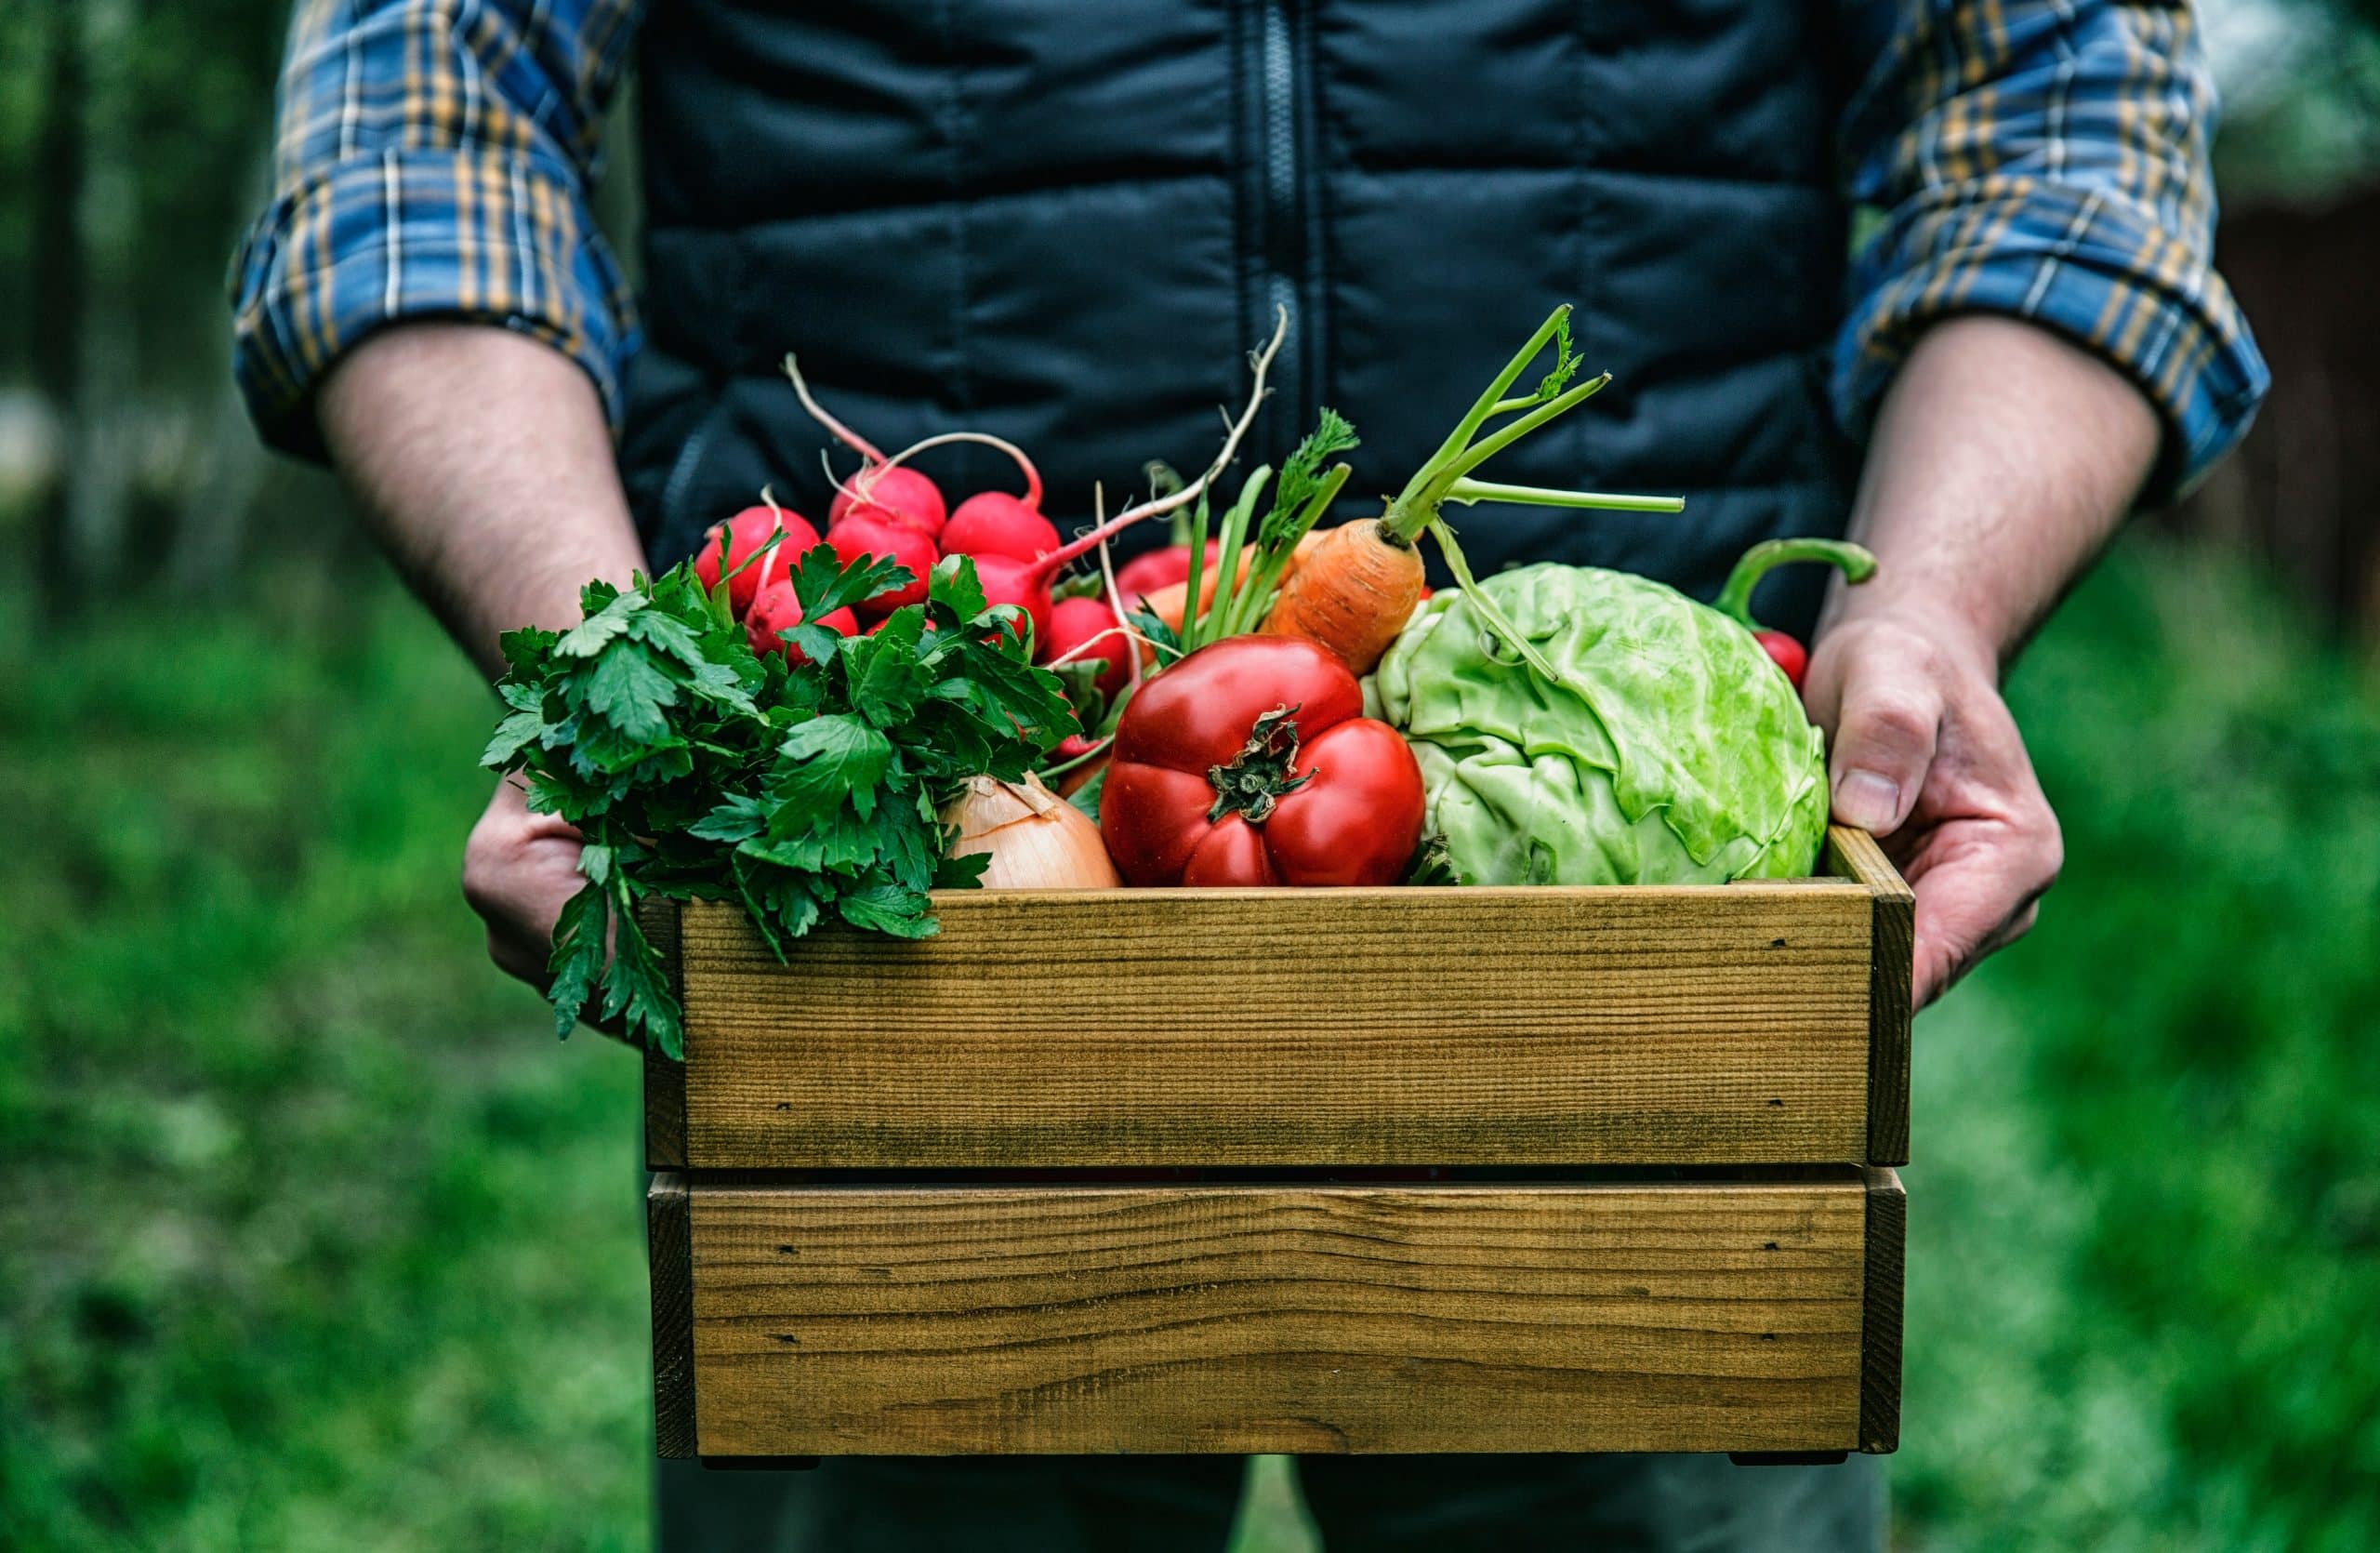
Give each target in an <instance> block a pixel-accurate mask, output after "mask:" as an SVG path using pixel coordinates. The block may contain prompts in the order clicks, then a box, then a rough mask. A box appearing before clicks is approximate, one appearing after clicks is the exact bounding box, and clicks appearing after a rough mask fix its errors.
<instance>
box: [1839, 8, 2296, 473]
mask: <svg viewBox="0 0 2380 1553" xmlns="http://www.w3.org/2000/svg"><path fill="white" fill-rule="evenodd" d="M1880 13H1881V14H1884V15H1886V16H1889V17H1890V18H1891V20H1890V22H1889V24H1888V25H1880V26H1878V27H1876V29H1875V33H1876V36H1875V37H1874V39H1873V44H1874V46H1873V47H1872V49H1871V50H1870V51H1869V57H1870V60H1871V63H1870V65H1869V67H1868V68H1867V69H1866V72H1865V73H1864V76H1863V78H1862V79H1861V80H1860V82H1859V84H1858V87H1857V89H1856V90H1855V91H1854V93H1853V95H1852V98H1851V100H1850V104H1849V107H1848V110H1847V112H1846V114H1845V121H1844V138H1843V144H1844V151H1845V158H1846V162H1847V164H1848V177H1849V184H1850V192H1851V195H1852V197H1853V198H1854V199H1855V200H1856V201H1858V202H1859V203H1861V204H1863V205H1867V206H1873V207H1874V208H1875V209H1876V210H1877V212H1879V214H1880V216H1881V219H1880V220H1879V221H1878V222H1877V223H1876V224H1875V226H1874V229H1873V232H1872V235H1871V238H1870V240H1869V241H1868V242H1867V244H1866V245H1865V246H1864V247H1863V248H1862V250H1861V251H1860V253H1859V255H1858V260H1857V262H1856V265H1855V269H1854V278H1853V292H1854V295H1853V306H1852V311H1851V313H1850V316H1849V318H1848V321H1847V322H1846V323H1845V327H1844V330H1843V333H1842V336H1841V338H1840V339H1839V341H1838V343H1837V348H1836V352H1835V363H1834V385H1833V386H1834V393H1835V398H1836V403H1837V408H1838V411H1839V412H1840V414H1841V415H1842V417H1843V418H1844V420H1845V423H1846V425H1847V426H1849V427H1850V429H1851V430H1852V431H1854V432H1855V433H1858V434H1864V433H1865V431H1866V430H1867V428H1868V426H1869V425H1870V423H1871V420H1872V418H1873V416H1874V413H1875V408H1876V405H1877V402H1878V400H1880V399H1881V398H1882V397H1883V395H1884V391H1885V389H1886V388H1887V387H1889V386H1890V384H1891V382H1892V378H1893V375H1894V373H1895V372H1896V371H1897V369H1898V367H1899V365H1900V364H1901V362H1902V361H1903V360H1904V359H1905V358H1906V356H1907V355H1908V353H1909V351H1910V348H1911V345H1913V344H1914V343H1915V341H1916V339H1917V338H1918V336H1919V335H1920V334H1922V333H1923V332H1924V329H1925V328H1926V326H1927V325H1930V324H1932V323H1934V322H1936V321H1937V320H1938V319H1941V318H1945V317H1949V316H1951V315H1954V314H1960V313H1976V312H1985V313H2001V314H2005V315H2009V316H2013V317H2017V318H2023V319H2027V320H2030V321H2031V322H2033V323H2035V324H2038V325H2042V326H2043V327H2045V328H2049V329H2052V330H2055V331H2056V333H2058V334H2060V335H2062V336H2065V337H2066V338H2069V339H2071V340H2073V341H2075V342H2076V343H2078V344H2080V345H2082V346H2083V347H2084V348H2085V349H2087V350H2090V351H2092V352H2096V354H2098V355H2099V356H2100V357H2102V358H2103V359H2105V360H2106V361H2108V362H2109V363H2110V364H2112V365H2114V366H2115V367H2117V368H2118V369H2119V370H2121V371H2122V372H2123V373H2124V374H2125V375H2126V376H2127V377H2129V378H2131V379H2132V380H2133V382H2135V384H2136V385H2138V387H2139V388H2140V390H2141V392H2143V393H2144V394H2145V395H2147V397H2148V398H2149V401H2150V403H2151V404H2153V405H2155V406H2156V408H2157V410H2158V413H2159V414H2160V416H2161V417H2162V419H2163V421H2164V425H2165V437H2164V448H2163V455H2162V458H2161V459H2160V460H2159V465H2158V468H2157V471H2155V473H2154V474H2153V476H2152V478H2151V485H2150V488H2149V491H2148V492H2147V493H2146V498H2147V499H2148V500H2150V501H2159V500H2163V499H2167V498H2171V497H2173V496H2174V495H2175V494H2177V493H2178V492H2180V491H2182V490H2185V489H2187V488H2188V485H2189V484H2191V483H2192V482H2193V481H2195V480H2196V478H2197V477H2198V476H2199V475H2200V474H2202V472H2204V471H2206V470H2207V469H2208V468H2209V467H2210V466H2212V465H2213V464H2214V463H2215V461H2216V460H2217V459H2218V458H2221V457H2222V456H2223V455H2224V454H2225V453H2227V452H2228V451H2229V450H2230V448H2231V447H2232V446H2233V445H2235V444H2236V443H2237V442H2238V441H2239V440H2240V438H2241V436H2242V435H2243V434H2244V433H2245V432H2246V431H2247V428H2248V424H2249V422H2250V421H2251V420H2252V419H2253V418H2254V415H2255V410H2256V405H2257V404H2258V403H2259V402H2260V401H2261V400H2262V398H2263V396H2264V392H2265V389H2266V387H2267V385H2268V380H2269V379H2268V374H2267V372H2266V369H2265V365H2264V362H2263V359H2262V358H2261V357H2260V356H2259V355H2258V354H2257V352H2256V345H2255V340H2254V338H2253V337H2252V336H2251V334H2250V333H2249V330H2248V325H2247V324H2246V322H2245V320H2244V319H2242V317H2241V313H2240V310H2239V307H2238V305H2237V304H2236V303H2235V302H2234V301H2233V299H2232V297H2231V293H2230V291H2229V289H2228V287H2227V286H2226V285H2224V284H2223V280H2222V277H2221V276H2219V275H2217V274H2216V273H2215V270H2214V267H2213V262H2212V256H2213V248H2214V238H2215V193H2214V180H2213V177H2212V173H2211V171H2210V168H2209V166H2208V154H2207V153H2208V141H2209V139H2210V138H2211V136H2212V135H2213V132H2214V121H2215V93H2214V86H2213V83H2212V81H2211V79H2210V77H2209V74H2208V72H2207V67H2206V61H2205V58H2204V56H2203V54H2202V51H2201V48H2200V46H2199V38H2198V30H2197V26H2196V20H2195V18H2194V17H2193V15H2192V14H2191V11H2190V9H2189V7H2188V5H2187V4H2153V3H2148V0H1901V3H1900V4H1898V5H1897V6H1892V7H1872V8H1871V9H1870V10H1869V12H1868V14H1869V15H1870V16H1871V17H1873V16H1876V15H1878V14H1880ZM1854 31H1855V34H1856V32H1857V26H1856V24H1855V27H1854Z"/></svg>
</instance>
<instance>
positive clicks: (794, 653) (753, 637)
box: [744, 577, 859, 663]
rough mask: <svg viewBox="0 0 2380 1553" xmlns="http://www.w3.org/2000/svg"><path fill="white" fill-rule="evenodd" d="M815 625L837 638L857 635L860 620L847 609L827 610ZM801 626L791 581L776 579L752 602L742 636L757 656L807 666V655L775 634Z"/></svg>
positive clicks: (797, 604) (797, 599) (797, 601)
mask: <svg viewBox="0 0 2380 1553" xmlns="http://www.w3.org/2000/svg"><path fill="white" fill-rule="evenodd" d="M818 623H819V624H820V625H822V626H824V627H826V629H827V630H831V631H833V632H834V633H835V634H836V635H838V636H855V635H857V634H858V633H859V621H858V619H857V618H856V617H853V614H852V612H851V611H850V610H848V609H835V610H829V611H828V612H827V613H826V614H825V615H822V616H820V617H818ZM800 624H801V600H800V598H798V597H796V596H795V594H794V591H793V583H792V581H791V579H789V578H786V577H779V578H778V579H777V580H776V581H774V582H772V583H770V584H769V586H768V587H767V588H765V589H764V590H762V591H761V593H760V597H759V598H758V599H755V600H754V601H753V603H752V613H751V614H749V615H747V616H746V617H744V634H745V635H746V637H747V638H748V639H749V640H750V642H751V644H752V650H753V651H754V652H756V653H774V654H776V655H777V656H778V657H782V658H784V659H785V660H786V661H787V662H788V663H807V662H809V661H810V656H809V655H808V654H807V653H804V652H802V651H801V650H800V649H799V648H797V647H795V646H794V645H793V644H791V643H789V642H787V641H786V640H785V639H784V638H783V637H781V636H779V635H778V634H777V633H778V632H779V631H782V630H790V629H791V628H793V627H795V626H798V625H800Z"/></svg>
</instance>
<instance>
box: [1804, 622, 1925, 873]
mask: <svg viewBox="0 0 2380 1553" xmlns="http://www.w3.org/2000/svg"><path fill="white" fill-rule="evenodd" d="M1838 704H1839V706H1840V708H1841V710H1840V712H1839V714H1838V715H1837V717H1836V719H1835V726H1834V744H1833V758H1832V760H1831V763H1830V766H1831V782H1832V789H1833V794H1834V817H1835V818H1836V819H1837V820H1839V821H1841V822H1842V823H1843V824H1845V825H1856V826H1858V828H1859V829H1861V830H1867V831H1870V832H1871V833H1873V834H1875V835H1878V836H1889V835H1891V834H1892V833H1893V832H1894V831H1896V830H1899V829H1900V828H1901V825H1902V823H1903V822H1904V821H1906V820H1907V819H1908V818H1909V814H1910V811H1911V809H1913V808H1915V807H1916V805H1917V794H1918V790H1920V789H1921V788H1923V787H1924V784H1925V772H1926V768H1927V767H1928V766H1931V765H1932V764H1933V763H1934V747H1935V743H1936V741H1937V738H1938V737H1940V733H1941V727H1942V693H1941V691H1940V689H1939V688H1938V687H1937V684H1936V682H1935V680H1934V678H1933V676H1931V675H1929V674H1927V673H1925V672H1924V670H1923V668H1922V667H1921V666H1920V664H1919V663H1917V662H1915V661H1913V660H1912V659H1911V658H1910V657H1903V656H1901V655H1899V654H1881V653H1876V652H1860V653H1855V654H1853V655H1852V656H1851V657H1850V658H1849V659H1848V661H1846V662H1845V663H1844V664H1843V666H1842V694H1841V697H1840V700H1839V703H1838Z"/></svg>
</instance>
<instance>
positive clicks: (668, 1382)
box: [644, 1171, 694, 1457]
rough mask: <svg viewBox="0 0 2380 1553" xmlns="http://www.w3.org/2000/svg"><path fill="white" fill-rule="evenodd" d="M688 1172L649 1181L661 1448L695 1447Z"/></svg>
mask: <svg viewBox="0 0 2380 1553" xmlns="http://www.w3.org/2000/svg"><path fill="white" fill-rule="evenodd" d="M690 1222H691V1221H690V1219H689V1217H688V1214H687V1187H686V1178H685V1177H684V1176H683V1175H678V1174H676V1173H675V1172H671V1171H664V1172H662V1173H661V1174H659V1175H655V1176H654V1177H653V1179H652V1180H651V1181H650V1182H649V1183H647V1184H646V1187H645V1189H644V1227H645V1244H646V1251H647V1255H648V1257H649V1259H650V1261H651V1264H652V1268H653V1439H654V1448H655V1453H656V1454H659V1455H662V1456H669V1457H676V1456H691V1455H693V1454H694V1263H693V1253H692V1241H691V1238H690V1234H689V1225H690Z"/></svg>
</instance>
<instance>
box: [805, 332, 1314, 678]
mask: <svg viewBox="0 0 2380 1553" xmlns="http://www.w3.org/2000/svg"><path fill="white" fill-rule="evenodd" d="M1286 338H1289V311H1288V310H1287V309H1286V308H1283V309H1276V310H1275V323H1274V327H1273V338H1271V339H1270V340H1269V341H1267V342H1266V343H1265V346H1264V348H1263V350H1261V351H1259V352H1257V353H1256V355H1255V357H1254V359H1253V360H1252V361H1251V362H1250V364H1249V365H1250V376H1251V378H1253V381H1252V382H1251V383H1250V387H1249V396H1248V404H1247V405H1245V406H1244V407H1243V408H1242V409H1241V410H1240V412H1239V416H1238V418H1236V419H1235V420H1234V421H1233V422H1232V423H1231V427H1230V429H1229V431H1226V432H1225V433H1224V436H1223V446H1222V448H1221V449H1220V450H1219V451H1218V452H1217V453H1216V454H1215V460H1214V462H1213V463H1211V464H1209V465H1208V466H1207V470H1206V472H1205V473H1203V474H1201V475H1199V476H1198V478H1197V479H1196V480H1193V481H1192V482H1190V484H1187V485H1184V486H1183V487H1182V489H1180V490H1178V491H1174V492H1172V493H1170V495H1167V496H1163V497H1159V498H1157V499H1155V500H1153V501H1144V502H1143V503H1142V504H1141V505H1140V506H1138V507H1132V508H1128V509H1126V510H1125V511H1121V512H1118V513H1117V514H1116V516H1114V517H1112V518H1110V519H1108V520H1107V521H1106V522H1105V523H1103V524H1099V525H1098V526H1097V527H1095V528H1093V529H1092V530H1091V532H1090V533H1088V534H1085V535H1083V536H1082V537H1080V538H1077V539H1075V540H1073V541H1071V542H1070V543H1067V544H1064V545H1061V546H1059V547H1058V548H1057V549H1056V550H1053V551H1051V552H1050V553H1049V554H1047V555H1045V556H1043V557H1041V558H1040V559H1039V560H1038V561H1020V560H1018V559H1016V558H1015V557H1013V556H1007V555H985V556H980V557H977V558H976V559H975V560H974V563H973V564H974V567H975V578H976V581H977V583H978V584H979V585H980V586H981V587H982V588H983V590H984V599H985V603H987V604H1012V605H1014V606H1016V607H1017V608H1018V609H1021V610H1023V611H1024V612H1025V618H1026V619H1028V620H1029V621H1031V622H1032V625H1033V639H1034V640H1035V641H1036V642H1038V641H1040V640H1042V639H1043V638H1044V637H1046V636H1048V635H1049V633H1050V608H1051V604H1050V579H1051V577H1056V576H1057V575H1058V574H1059V573H1060V572H1062V571H1064V569H1065V568H1066V567H1068V566H1070V565H1072V564H1074V563H1075V562H1076V561H1078V560H1079V559H1081V558H1082V557H1083V556H1086V555H1089V554H1090V553H1091V551H1094V550H1096V549H1097V548H1098V547H1099V545H1100V542H1101V541H1102V540H1104V539H1107V538H1111V537H1113V536H1115V535H1117V534H1120V533H1122V532H1123V531H1124V530H1125V529H1127V528H1129V527H1131V525H1132V524H1136V523H1139V522H1140V521H1141V520H1142V519H1144V518H1154V517H1156V516H1157V515H1158V514H1160V513H1164V512H1170V511H1174V510H1175V509H1176V508H1180V507H1187V506H1188V505H1190V503H1192V502H1194V501H1196V500H1197V499H1198V498H1199V497H1201V496H1203V495H1204V494H1205V493H1206V490H1207V487H1208V486H1209V485H1210V484H1213V483H1214V479H1215V476H1216V475H1217V474H1219V473H1221V472H1222V471H1224V470H1226V469H1228V468H1230V467H1231V461H1232V459H1233V458H1234V457H1235V456H1236V455H1237V453H1238V452H1239V445H1240V443H1241V441H1242V440H1243V439H1244V438H1246V437H1247V435H1248V428H1249V426H1250V423H1252V422H1253V421H1254V420H1255V419H1256V412H1257V410H1258V409H1259V408H1261V407H1262V406H1263V403H1264V375H1265V373H1266V372H1267V371H1268V370H1269V369H1270V368H1271V366H1272V365H1273V358H1274V357H1275V356H1276V355H1277V354H1278V353H1279V352H1280V349H1281V341H1283V340H1284V339H1286ZM785 365H786V376H787V377H788V378H792V379H793V386H794V392H797V393H800V395H801V402H802V404H803V405H807V406H808V407H809V409H810V413H811V414H812V415H813V416H816V417H818V418H820V419H821V421H823V422H825V423H826V424H827V426H828V429H829V430H833V429H834V423H833V422H832V420H831V419H830V418H828V417H827V416H826V412H825V411H823V410H821V409H819V408H818V407H817V405H816V403H815V402H814V401H813V400H812V399H811V397H810V391H809V390H808V389H807V388H806V387H804V386H803V384H802V381H801V374H800V371H799V370H797V369H796V368H795V366H794V365H793V358H792V357H790V356H787V358H786V364H785ZM839 434H840V433H839ZM945 442H985V443H992V444H995V445H999V446H1001V447H1003V448H1008V447H1009V445H1007V444H1003V443H1000V442H999V440H998V438H996V437H989V436H986V435H985V434H984V433H982V432H980V431H951V432H945V434H944V435H942V436H940V437H928V438H927V439H926V440H925V441H924V442H921V443H919V444H918V445H917V446H916V447H911V448H908V449H906V450H904V451H903V452H901V453H899V454H897V455H895V456H894V457H893V458H890V459H887V460H886V462H887V463H890V464H898V463H899V462H900V461H901V460H902V459H905V458H908V457H909V455H910V454H912V453H916V452H918V451H919V449H922V448H925V447H928V446H932V445H937V444H939V443H945ZM1012 456H1013V457H1015V458H1017V459H1018V460H1020V462H1022V463H1024V464H1025V465H1026V467H1028V468H1029V467H1030V460H1027V459H1025V455H1024V454H1023V453H1022V452H1021V451H1014V452H1013V453H1012ZM1028 478H1029V480H1030V483H1031V485H1032V489H1033V492H1034V494H1035V495H1036V496H1037V497H1038V495H1039V493H1040V489H1041V483H1040V480H1039V477H1038V476H1029V477H1028ZM853 521H854V522H859V521H863V520H857V519H854V520H853ZM848 526H850V525H849V524H838V525H837V526H836V527H835V528H834V529H831V530H829V531H828V532H827V535H826V542H827V543H828V544H834V543H835V536H836V534H838V533H840V531H841V530H842V529H843V528H844V527H848ZM881 526H883V527H887V528H892V527H897V526H898V525H897V524H883V525H881ZM931 543H932V541H928V544H929V546H931ZM836 550H837V553H838V554H840V553H841V547H840V545H838V546H837V547H836ZM919 588H920V591H922V589H923V582H922V579H920V582H919Z"/></svg>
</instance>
